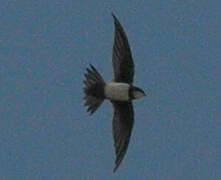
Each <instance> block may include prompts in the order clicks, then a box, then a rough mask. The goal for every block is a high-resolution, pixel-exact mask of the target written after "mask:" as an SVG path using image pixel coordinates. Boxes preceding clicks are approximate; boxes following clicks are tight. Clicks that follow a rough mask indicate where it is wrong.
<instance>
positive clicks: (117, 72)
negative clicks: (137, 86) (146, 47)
mask: <svg viewBox="0 0 221 180" xmlns="http://www.w3.org/2000/svg"><path fill="white" fill-rule="evenodd" d="M112 16H113V18H114V25H115V37H114V46H113V56H112V63H113V68H114V81H115V82H125V83H129V84H132V83H133V76H134V63H133V59H132V54H131V50H130V46H129V43H128V40H127V36H126V33H125V32H124V30H123V27H122V26H121V24H120V22H119V21H118V19H117V18H116V16H115V15H114V14H112Z"/></svg>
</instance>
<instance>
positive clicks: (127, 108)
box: [112, 102, 134, 172]
mask: <svg viewBox="0 0 221 180" xmlns="http://www.w3.org/2000/svg"><path fill="white" fill-rule="evenodd" d="M112 103H113V106H114V117H113V136H114V146H115V153H116V161H115V168H114V172H115V171H116V170H117V168H118V166H119V165H120V163H121V161H122V160H123V158H124V155H125V154H126V151H127V147H128V144H129V141H130V136H131V132H132V129H133V123H134V111H133V104H132V102H112Z"/></svg>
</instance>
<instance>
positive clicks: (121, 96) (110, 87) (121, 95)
mask: <svg viewBox="0 0 221 180" xmlns="http://www.w3.org/2000/svg"><path fill="white" fill-rule="evenodd" d="M129 87H130V85H129V84H126V83H116V82H111V83H108V84H106V86H105V96H106V97H107V98H108V99H110V100H115V101H128V100H129Z"/></svg>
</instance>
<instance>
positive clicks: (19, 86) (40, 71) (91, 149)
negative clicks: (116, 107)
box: [0, 0, 221, 180]
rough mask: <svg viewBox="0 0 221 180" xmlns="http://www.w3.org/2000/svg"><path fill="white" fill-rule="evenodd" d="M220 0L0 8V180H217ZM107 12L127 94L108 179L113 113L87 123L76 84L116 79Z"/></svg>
mask: <svg viewBox="0 0 221 180" xmlns="http://www.w3.org/2000/svg"><path fill="white" fill-rule="evenodd" d="M220 7H221V1H219V0H212V1H206V0H186V1H176V0H168V1H156V0H155V1H153V0H145V1H135V0H132V1H126V0H123V1H113V0H111V1H110V0H108V1H107V0H103V1H98V0H94V1H89V0H86V1H79V0H76V1H70V0H67V1H58V0H57V1H55V0H51V1H43V0H40V1H33V0H29V1H24V0H21V1H1V6H0V27H1V28H0V82H1V87H0V179H4V180H11V179H13V180H17V179H19V180H20V179H22V180H26V179H27V180H29V179H33V180H35V179H36V180H38V179H46V180H48V179H53V180H57V179H58V180H60V179H67V180H68V179H83V180H89V179H127V180H130V179H131V180H134V179H139V180H146V179H148V180H155V179H157V180H177V179H179V180H186V179H188V180H208V179H213V180H219V179H221V155H220V154H221V141H220V137H221V120H220V117H221V111H220V110H221V109H220V107H221V101H220V100H221V94H220V92H221V81H220V76H221V50H220V49H221V30H220V29H221V11H220ZM111 12H114V13H115V14H116V16H117V17H118V19H119V20H120V22H121V23H122V25H123V26H124V29H125V31H126V33H127V35H128V38H129V42H130V45H131V49H132V52H133V58H134V62H135V65H136V74H135V85H137V86H139V87H142V88H143V89H144V90H145V91H146V92H147V93H148V97H146V98H145V99H142V100H138V101H136V102H134V107H135V126H134V129H133V133H132V138H131V142H130V145H129V149H128V151H127V154H126V156H125V159H124V161H123V163H122V164H121V166H120V167H119V169H118V171H117V172H116V173H115V174H113V173H112V170H113V167H114V159H115V155H114V148H113V140H112V106H111V104H110V103H109V102H105V103H104V104H103V105H102V107H101V108H99V110H98V111H97V112H96V113H95V114H94V115H93V116H89V115H88V114H87V113H86V110H85V108H84V107H83V92H82V87H83V83H82V80H83V74H84V72H85V68H86V67H88V65H89V63H92V64H93V65H94V66H95V67H96V68H97V69H98V70H99V72H100V73H101V74H102V75H103V77H104V78H105V79H106V80H107V81H110V80H111V79H112V66H111V55H112V44H113V28H114V26H113V19H112V17H111Z"/></svg>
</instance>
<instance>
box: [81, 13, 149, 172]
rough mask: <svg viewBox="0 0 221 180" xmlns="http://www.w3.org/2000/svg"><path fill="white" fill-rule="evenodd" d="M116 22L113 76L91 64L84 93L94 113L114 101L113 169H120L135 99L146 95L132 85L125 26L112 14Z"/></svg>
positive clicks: (86, 75)
mask: <svg viewBox="0 0 221 180" xmlns="http://www.w3.org/2000/svg"><path fill="white" fill-rule="evenodd" d="M112 16H113V18H114V25H115V37H114V45H113V56H112V64H113V69H114V80H113V81H112V82H109V83H106V82H105V81H104V80H103V78H102V76H101V75H100V73H99V72H98V71H97V70H96V69H95V67H94V66H92V65H90V68H87V69H86V70H87V71H86V73H85V80H84V84H85V87H84V93H85V97H84V99H85V104H84V105H85V106H87V107H88V109H87V111H88V112H90V114H93V113H94V112H95V111H96V110H97V108H98V107H99V106H100V105H101V104H102V102H103V101H104V99H108V100H110V101H111V103H112V104H113V108H114V116H113V137H114V146H115V153H116V161H115V168H114V170H113V171H114V172H115V171H116V170H117V168H118V166H119V165H120V163H121V161H122V160H123V158H124V155H125V153H126V151H127V148H128V144H129V141H130V136H131V132H132V128H133V124H134V110H133V104H132V100H134V99H138V98H141V97H143V96H146V95H145V93H144V91H143V90H142V89H140V88H138V87H135V86H133V77H134V62H133V58H132V54H131V50H130V46H129V43H128V39H127V36H126V33H125V32H124V29H123V27H122V25H121V24H120V22H119V21H118V19H117V18H116V16H115V15H114V14H112Z"/></svg>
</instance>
